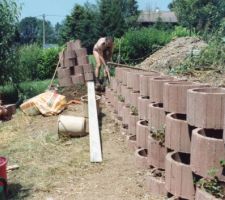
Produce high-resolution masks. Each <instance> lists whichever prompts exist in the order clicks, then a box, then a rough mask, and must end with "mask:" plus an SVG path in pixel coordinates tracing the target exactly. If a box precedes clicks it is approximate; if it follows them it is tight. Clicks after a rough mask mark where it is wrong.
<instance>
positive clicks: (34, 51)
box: [18, 44, 43, 82]
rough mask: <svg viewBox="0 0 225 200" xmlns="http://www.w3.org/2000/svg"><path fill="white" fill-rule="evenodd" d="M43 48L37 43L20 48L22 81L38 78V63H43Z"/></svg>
mask: <svg viewBox="0 0 225 200" xmlns="http://www.w3.org/2000/svg"><path fill="white" fill-rule="evenodd" d="M42 63H43V55H42V49H41V48H40V47H39V46H38V45H37V44H32V45H27V46H23V47H21V48H20V49H19V70H18V71H19V72H20V73H21V74H20V82H22V81H27V80H36V79H38V74H39V73H38V68H39V66H38V65H42Z"/></svg>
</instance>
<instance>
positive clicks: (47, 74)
mask: <svg viewBox="0 0 225 200" xmlns="http://www.w3.org/2000/svg"><path fill="white" fill-rule="evenodd" d="M59 51H60V49H59V48H51V49H44V50H43V52H42V65H38V78H39V79H41V80H44V79H48V78H51V77H52V75H53V73H54V71H55V68H56V65H57V62H58V54H59Z"/></svg>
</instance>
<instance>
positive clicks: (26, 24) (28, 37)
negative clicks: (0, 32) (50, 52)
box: [18, 17, 56, 44]
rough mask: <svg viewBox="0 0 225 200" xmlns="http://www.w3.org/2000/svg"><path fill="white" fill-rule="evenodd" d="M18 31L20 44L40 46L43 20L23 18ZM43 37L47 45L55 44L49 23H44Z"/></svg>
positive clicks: (53, 33) (52, 30)
mask: <svg viewBox="0 0 225 200" xmlns="http://www.w3.org/2000/svg"><path fill="white" fill-rule="evenodd" d="M18 31H19V33H20V43H21V44H32V43H39V44H42V38H43V20H42V19H38V18H36V17H25V18H23V19H22V20H21V21H20V23H19V25H18ZM45 37H46V42H47V43H55V41H56V37H55V32H54V28H53V26H52V25H51V22H50V21H45Z"/></svg>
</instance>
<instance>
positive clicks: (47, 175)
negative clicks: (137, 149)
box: [0, 105, 157, 200]
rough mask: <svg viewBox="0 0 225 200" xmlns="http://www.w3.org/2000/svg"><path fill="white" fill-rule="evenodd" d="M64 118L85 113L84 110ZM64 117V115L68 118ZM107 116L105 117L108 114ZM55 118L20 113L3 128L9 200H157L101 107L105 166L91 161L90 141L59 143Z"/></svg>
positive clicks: (0, 147) (0, 130) (0, 148)
mask: <svg viewBox="0 0 225 200" xmlns="http://www.w3.org/2000/svg"><path fill="white" fill-rule="evenodd" d="M65 113H66V114H76V115H79V114H80V113H81V106H78V105H76V106H74V107H70V108H69V109H68V110H67V111H66V112H65ZM65 113H64V114H65ZM106 113H107V115H106ZM56 122H57V117H50V118H44V117H42V116H36V117H26V116H24V115H23V114H22V113H18V114H17V115H16V116H15V117H14V119H13V120H11V121H10V122H7V123H4V124H0V151H1V153H0V154H1V155H3V156H6V157H8V158H9V165H11V164H19V166H20V168H19V170H17V171H13V172H10V173H9V183H10V189H9V194H10V199H16V200H17V199H27V200H28V199H29V200H38V199H43V200H45V199H46V200H61V199H66V200H74V199H77V200H103V199H104V200H156V199H157V198H155V197H150V196H149V195H147V194H146V192H145V189H144V188H143V183H144V172H143V171H141V170H138V169H137V168H136V167H135V161H134V155H133V152H130V151H129V150H128V149H127V147H126V144H125V142H124V138H123V136H122V135H121V134H120V131H119V126H117V125H116V124H115V122H114V121H113V120H112V118H111V117H110V115H109V114H108V110H106V109H105V108H103V117H102V123H101V124H102V127H101V133H102V141H103V153H104V162H103V163H102V164H91V163H90V162H89V137H88V136H86V137H83V138H74V139H71V140H69V141H66V142H62V141H59V140H58V136H57V126H56V124H57V123H56Z"/></svg>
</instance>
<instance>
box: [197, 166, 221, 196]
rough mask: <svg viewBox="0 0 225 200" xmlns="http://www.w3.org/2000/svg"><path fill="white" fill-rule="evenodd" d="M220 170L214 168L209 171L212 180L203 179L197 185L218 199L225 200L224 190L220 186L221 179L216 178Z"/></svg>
mask: <svg viewBox="0 0 225 200" xmlns="http://www.w3.org/2000/svg"><path fill="white" fill-rule="evenodd" d="M217 172H218V169H216V168H212V169H210V170H209V171H208V175H209V176H210V178H202V179H200V180H199V181H198V182H197V183H196V185H197V187H199V188H203V189H204V190H205V191H206V192H208V193H209V194H211V195H213V196H214V197H216V198H224V197H225V194H224V189H223V187H222V186H221V185H220V182H219V179H218V178H217V177H216V173H217Z"/></svg>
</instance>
